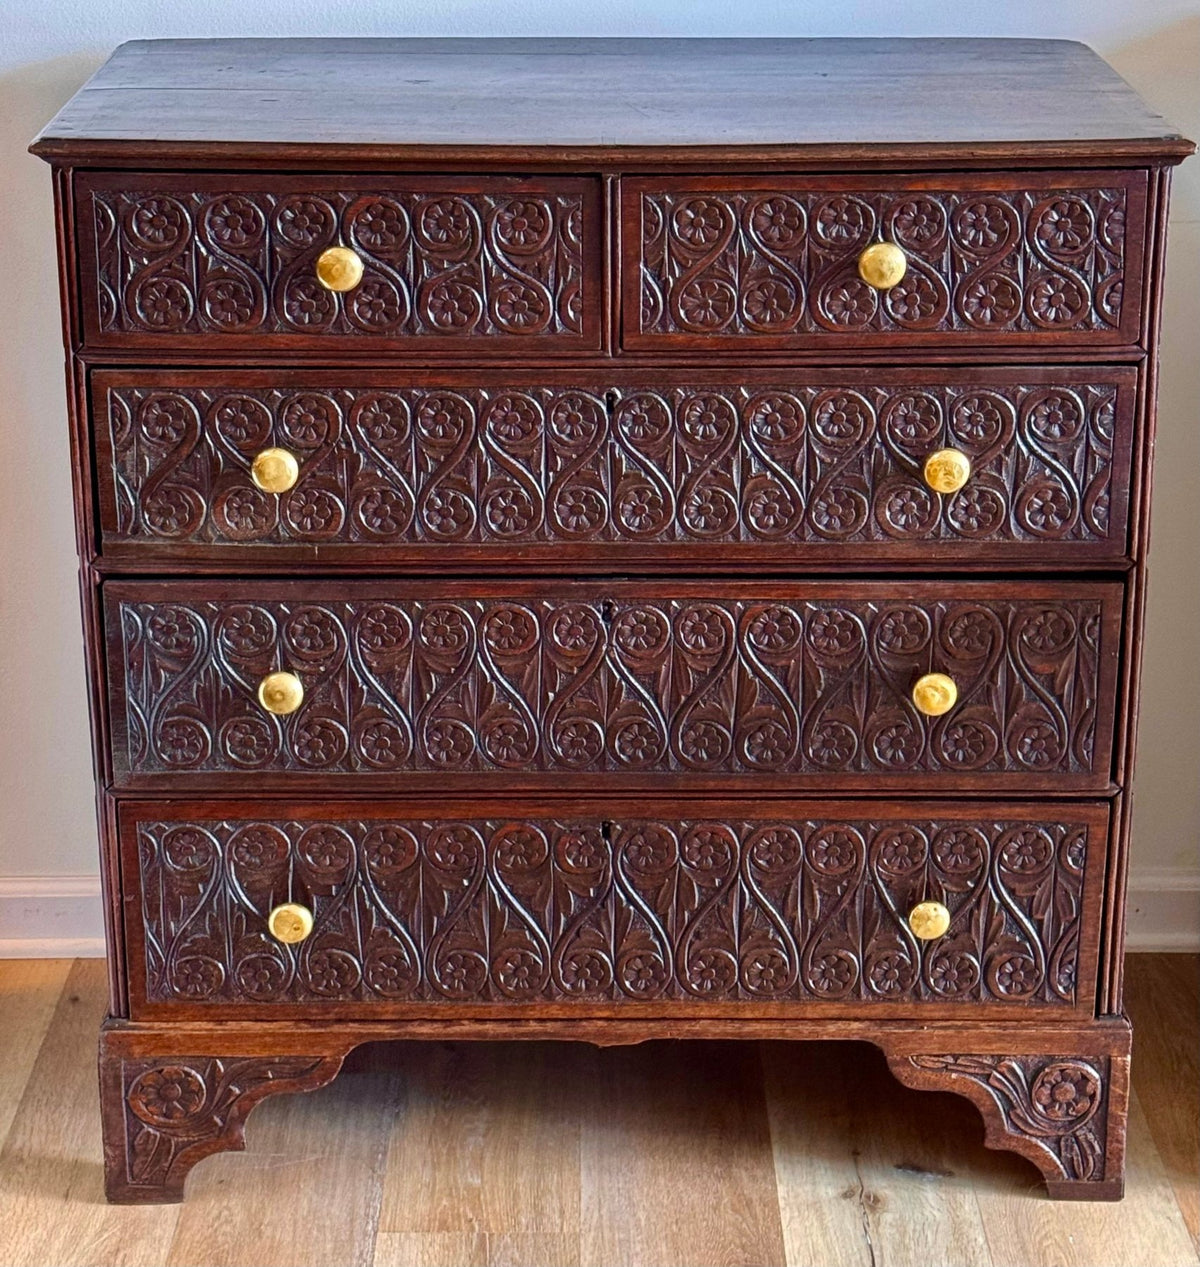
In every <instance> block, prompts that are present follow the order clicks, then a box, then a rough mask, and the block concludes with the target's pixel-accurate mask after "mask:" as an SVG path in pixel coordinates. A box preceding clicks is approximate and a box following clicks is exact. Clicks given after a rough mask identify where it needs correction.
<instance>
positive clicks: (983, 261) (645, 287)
mask: <svg viewBox="0 0 1200 1267" xmlns="http://www.w3.org/2000/svg"><path fill="white" fill-rule="evenodd" d="M1146 195H1147V183H1146V174H1145V173H1144V172H1137V171H1134V172H1017V173H979V174H976V173H953V174H950V173H946V174H936V173H935V174H931V175H923V176H912V177H903V176H895V177H890V178H886V177H885V178H880V179H878V180H866V179H864V178H863V177H861V176H828V177H819V178H810V177H805V178H799V177H790V178H789V177H786V176H770V177H698V176H645V177H635V178H628V179H626V180H625V181H624V182H623V183H622V192H621V218H622V233H623V240H624V241H625V242H626V243H627V244H628V249H629V251H630V257H631V258H630V261H629V263H628V265H627V266H626V267H625V269H624V273H623V279H622V291H623V305H622V309H623V318H622V325H623V340H624V345H625V346H626V347H629V348H641V347H645V348H658V349H660V350H663V349H666V348H669V347H672V346H683V345H687V344H694V343H697V342H702V343H703V344H704V347H705V349H706V350H708V349H715V348H720V347H728V348H730V349H736V350H738V351H740V352H742V353H745V352H746V350H747V349H749V348H760V349H768V348H785V349H793V350H802V349H810V348H816V347H818V346H820V347H835V346H848V345H853V346H855V347H883V346H889V347H893V346H905V345H915V344H924V343H937V344H944V345H951V344H954V345H978V344H982V343H989V342H994V343H997V344H1003V345H1005V346H1009V347H1015V346H1022V345H1025V346H1027V345H1031V344H1056V345H1061V346H1072V345H1074V346H1079V345H1105V346H1112V345H1126V346H1131V345H1133V344H1136V343H1137V342H1138V341H1139V339H1140V337H1141V315H1142V310H1143V307H1144V303H1143V297H1142V279H1143V275H1144V255H1145V252H1146Z"/></svg>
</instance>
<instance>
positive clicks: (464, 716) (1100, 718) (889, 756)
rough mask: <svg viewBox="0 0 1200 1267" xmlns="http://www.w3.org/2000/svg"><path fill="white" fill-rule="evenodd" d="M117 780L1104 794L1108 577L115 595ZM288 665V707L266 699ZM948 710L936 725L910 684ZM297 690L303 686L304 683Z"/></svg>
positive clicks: (111, 593)
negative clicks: (947, 685)
mask: <svg viewBox="0 0 1200 1267" xmlns="http://www.w3.org/2000/svg"><path fill="white" fill-rule="evenodd" d="M105 594H106V596H105V607H106V612H107V624H108V639H109V643H108V648H109V659H108V662H109V666H110V672H109V680H110V686H111V691H112V700H111V705H112V706H111V717H112V726H113V732H114V733H113V760H114V767H115V768H114V775H115V778H116V781H117V783H118V784H119V785H120V786H123V787H171V788H175V789H180V790H182V789H183V788H185V787H189V786H191V787H197V786H213V787H237V786H239V785H240V786H241V787H243V788H247V787H250V788H258V787H262V786H269V785H271V784H272V783H274V784H278V785H280V786H283V787H294V786H295V785H296V784H297V783H300V784H309V785H311V784H312V783H313V782H314V780H315V781H318V782H325V783H331V784H337V783H339V782H341V783H342V784H344V783H345V782H346V781H347V780H349V781H350V782H357V783H358V784H359V786H361V782H362V780H364V779H366V780H368V781H374V782H375V783H376V784H377V785H380V784H382V785H388V784H389V783H390V785H391V786H394V787H396V788H398V789H404V790H413V789H419V788H428V789H430V790H442V789H445V788H446V787H448V786H451V785H455V784H458V785H462V786H473V787H489V786H490V787H493V788H496V787H503V788H509V787H542V788H550V789H554V788H558V789H562V788H564V787H566V786H567V785H571V786H573V787H574V788H575V789H576V790H583V789H589V788H591V789H610V790H613V791H618V792H619V791H624V790H633V789H634V788H638V789H642V788H648V789H654V788H656V787H662V786H664V785H669V784H675V785H678V786H688V787H692V788H696V789H700V788H705V787H710V786H711V787H714V788H730V789H736V790H737V791H738V792H739V793H746V792H749V790H750V789H751V787H755V788H756V789H757V790H764V791H765V790H771V789H788V788H796V787H797V786H809V785H814V784H815V785H818V786H819V787H820V788H821V789H822V790H824V789H825V788H827V787H848V788H851V787H853V788H870V789H872V790H878V789H880V788H882V787H884V786H887V787H889V788H891V789H897V790H898V789H902V788H911V789H917V790H923V789H928V788H935V787H937V788H947V787H955V788H980V789H996V788H999V787H1008V788H1016V789H1018V790H1031V789H1033V788H1045V789H1052V790H1054V791H1065V790H1069V789H1071V790H1080V789H1106V788H1107V787H1108V785H1109V780H1110V757H1111V744H1112V725H1113V705H1114V697H1115V687H1114V675H1115V669H1116V660H1117V647H1118V629H1119V620H1120V611H1121V594H1122V590H1121V587H1120V585H1118V584H1070V583H1054V584H1041V585H1039V584H1035V583H1029V582H1026V583H1019V584H1018V583H994V584H993V583H970V582H955V583H953V584H947V583H926V582H911V581H910V582H906V583H904V584H888V583H883V582H868V581H862V582H846V581H841V582H836V583H835V582H831V583H829V584H816V583H811V584H786V583H782V582H780V583H775V584H753V583H749V584H747V583H740V582H733V581H724V582H720V583H714V582H707V583H704V584H701V583H698V582H696V583H685V582H679V581H671V582H657V583H656V582H641V583H630V582H596V583H589V584H571V583H551V582H546V583H539V582H524V583H519V582H507V583H500V582H493V583H491V584H486V583H482V582H471V583H456V582H451V581H442V582H422V583H416V582H406V581H396V580H392V581H387V582H371V583H353V582H348V581H343V582H338V583H329V582H323V583H320V584H316V583H313V584H303V585H301V584H288V583H286V582H275V581H265V580H264V581H262V582H259V583H251V582H245V583H223V582H216V581H213V582H159V583H150V582H147V583H143V582H108V583H106V586H105ZM281 670H282V671H285V672H287V673H289V674H292V675H294V677H295V678H296V679H297V680H298V681H299V683H300V684H301V685H302V687H303V699H302V701H300V700H293V701H291V704H289V705H288V706H289V707H291V706H292V705H296V709H295V711H292V712H291V713H290V714H289V715H286V716H276V715H274V714H271V713H268V712H267V711H266V710H265V709H264V708H263V706H262V705H261V704H260V703H259V700H258V697H257V692H258V688H259V684H260V682H261V681H262V680H263V679H264V678H265V677H266V676H267V675H268V674H271V673H274V672H278V671H281ZM931 672H937V673H941V674H946V675H948V676H950V677H951V678H952V679H953V680H954V683H955V684H956V687H957V694H958V701H957V704H955V706H954V707H953V708H951V709H950V711H949V712H946V713H944V714H943V715H941V716H937V717H930V716H926V715H924V714H923V713H922V712H920V711H919V710H918V708H917V707H916V706H915V704H914V698H913V689H914V686H915V684H916V683H917V681H918V679H919V678H921V677H922V675H925V674H929V673H931ZM293 685H294V683H293Z"/></svg>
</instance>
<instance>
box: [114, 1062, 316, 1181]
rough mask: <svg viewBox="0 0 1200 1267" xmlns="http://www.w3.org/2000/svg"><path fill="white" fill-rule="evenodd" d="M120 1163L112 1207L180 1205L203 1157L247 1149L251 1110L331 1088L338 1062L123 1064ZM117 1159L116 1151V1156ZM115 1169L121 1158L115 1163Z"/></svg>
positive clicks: (120, 1071)
mask: <svg viewBox="0 0 1200 1267" xmlns="http://www.w3.org/2000/svg"><path fill="white" fill-rule="evenodd" d="M117 1060H118V1062H119V1076H120V1090H121V1095H122V1101H121V1103H122V1108H123V1112H122V1115H121V1125H122V1127H123V1130H124V1139H123V1140H119V1141H116V1140H110V1139H109V1138H108V1135H107V1132H108V1129H109V1126H108V1124H107V1123H106V1141H105V1144H106V1152H107V1151H109V1150H110V1147H111V1145H112V1144H119V1145H120V1154H121V1155H120V1161H119V1163H118V1164H116V1165H112V1166H110V1168H109V1170H108V1175H107V1179H108V1185H109V1195H110V1197H111V1198H112V1199H114V1200H123V1201H129V1200H139V1199H140V1200H145V1199H147V1198H150V1199H154V1197H157V1198H158V1199H160V1200H161V1199H163V1198H167V1199H172V1198H173V1199H176V1200H178V1199H179V1198H180V1197H181V1196H182V1192H183V1183H184V1180H185V1179H186V1177H187V1173H188V1171H189V1170H190V1169H191V1167H192V1166H193V1165H194V1164H195V1162H197V1161H199V1160H200V1159H201V1158H202V1157H206V1156H208V1155H209V1154H210V1153H214V1152H217V1151H220V1150H222V1149H229V1148H240V1147H242V1146H243V1129H244V1127H245V1120H246V1117H247V1116H248V1115H249V1113H250V1110H251V1109H252V1108H253V1107H254V1106H255V1105H256V1104H257V1103H259V1101H260V1100H262V1099H264V1098H265V1097H266V1096H268V1095H271V1094H274V1093H277V1092H287V1091H308V1090H312V1089H315V1088H316V1087H318V1086H321V1085H323V1084H324V1083H326V1082H328V1081H329V1080H330V1079H331V1078H332V1077H333V1076H334V1074H335V1073H336V1072H337V1069H338V1067H339V1065H340V1064H341V1061H340V1059H337V1058H329V1057H313V1056H252V1057H244V1058H240V1059H221V1058H218V1057H214V1056H182V1057H169V1058H164V1057H152V1058H129V1057H125V1058H117ZM112 1151H114V1152H115V1151H116V1150H115V1149H113V1150H112ZM112 1160H113V1161H115V1160H116V1158H113V1159H112Z"/></svg>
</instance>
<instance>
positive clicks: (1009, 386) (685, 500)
mask: <svg viewBox="0 0 1200 1267" xmlns="http://www.w3.org/2000/svg"><path fill="white" fill-rule="evenodd" d="M1136 388H1137V375H1136V371H1135V370H1134V369H1133V368H1131V367H1121V366H1056V367H1023V368H1020V369H1010V368H982V369H972V370H961V369H942V368H940V367H939V368H932V367H926V368H918V369H904V370H896V369H879V370H870V371H849V372H847V371H845V370H842V371H832V370H812V371H806V372H804V373H803V374H797V373H796V372H795V371H789V372H787V373H786V374H785V373H779V372H771V373H766V372H763V373H760V374H755V375H749V374H746V373H744V372H743V373H739V374H732V373H731V374H724V375H720V374H717V375H714V374H712V373H711V372H708V373H703V374H701V373H699V372H691V373H680V372H676V373H668V372H663V371H656V372H653V373H650V372H647V373H641V374H631V373H628V372H626V373H624V374H619V375H614V376H611V377H608V378H604V379H601V378H597V377H594V376H593V377H581V376H579V375H578V374H569V373H566V372H559V373H557V374H554V373H551V372H545V373H543V374H542V375H540V376H539V380H538V385H536V386H534V385H531V384H530V382H529V380H528V379H527V378H516V377H514V376H513V375H512V374H511V373H507V374H501V373H492V374H486V373H482V374H481V373H466V372H464V373H462V374H456V375H454V376H453V377H447V376H446V375H445V374H444V373H443V374H441V375H438V374H403V375H401V374H396V373H389V374H378V373H373V374H363V373H359V374H353V375H351V374H347V373H345V372H341V373H333V372H329V371H320V372H317V371H312V372H299V371H290V372H288V371H257V372H256V371H237V372H232V371H187V370H170V371H158V372H154V371H148V370H141V369H138V370H132V369H131V370H111V371H98V372H96V373H95V374H94V375H93V378H92V407H93V416H94V419H95V430H96V435H97V440H98V469H99V488H100V499H99V500H100V521H101V532H102V549H103V551H104V553H105V554H106V555H107V556H110V557H112V558H114V559H128V560H130V561H133V562H137V561H141V562H146V561H148V560H151V559H153V560H154V561H161V562H175V563H180V562H182V561H184V560H187V561H193V562H194V561H201V560H204V561H210V562H212V563H215V564H219V563H221V562H225V563H228V564H231V565H233V564H237V565H240V564H243V563H249V562H255V561H259V562H261V563H263V564H265V565H267V566H270V565H272V564H278V563H280V562H282V561H285V560H286V561H287V562H289V563H292V562H295V563H303V562H305V561H308V562H317V561H318V560H319V562H320V563H321V564H322V565H328V564H329V563H330V562H331V561H333V560H342V561H351V560H354V561H372V562H377V563H392V564H414V565H417V564H429V563H436V565H438V566H446V567H458V568H468V567H471V566H479V565H481V564H482V565H484V566H486V565H489V564H491V565H499V566H503V567H507V566H510V565H511V558H512V552H513V551H514V550H518V549H519V550H520V551H521V557H522V559H523V561H525V562H529V563H541V564H544V565H546V566H550V567H555V568H557V569H561V568H562V567H563V566H564V565H570V566H586V565H589V564H590V565H592V566H594V567H597V568H600V567H604V566H614V567H625V566H632V565H635V564H636V565H638V566H654V565H659V566H673V567H676V568H678V567H681V566H682V567H687V566H689V565H690V566H698V567H706V568H708V567H711V566H712V565H713V564H714V563H715V562H728V561H737V562H744V563H748V564H761V565H765V566H778V564H779V563H780V562H781V560H783V559H792V560H795V561H803V562H806V563H820V562H824V563H825V564H827V565H828V566H845V565H846V564H847V563H848V562H853V560H854V559H862V560H871V561H888V560H891V561H895V562H901V563H904V564H913V563H918V564H920V563H929V562H931V561H939V560H940V561H946V560H962V561H964V562H965V561H970V562H972V563H978V562H980V561H992V562H999V563H1003V562H1011V563H1021V564H1033V565H1036V564H1039V563H1041V564H1046V563H1053V562H1056V561H1060V560H1069V561H1071V562H1086V561H1088V560H1095V561H1101V560H1108V561H1111V560H1114V559H1119V558H1122V557H1124V556H1125V555H1126V553H1127V549H1128V547H1127V520H1128V502H1129V476H1130V456H1131V445H1132V440H1131V436H1132V419H1133V412H1134V403H1135V397H1136ZM276 447H283V448H285V449H287V450H288V451H289V452H290V453H291V454H293V455H294V457H295V460H296V474H295V476H294V480H295V482H294V483H293V484H292V485H291V486H290V487H288V488H287V489H286V490H285V491H283V492H278V493H277V492H272V491H264V490H263V489H261V488H259V487H256V485H255V483H254V481H253V479H252V475H251V471H252V467H253V464H254V461H255V458H256V456H257V455H258V454H259V453H261V452H262V451H263V450H264V449H268V448H276ZM945 448H955V449H958V450H959V451H960V452H961V453H963V454H964V455H965V456H966V457H967V458H968V459H969V460H970V463H971V467H970V476H969V478H968V479H967V481H966V483H965V484H964V485H963V486H962V488H961V489H959V490H958V491H956V492H952V493H948V494H942V493H939V492H936V491H933V490H932V489H931V488H930V487H929V486H928V484H927V482H926V479H925V474H924V467H925V462H926V459H927V458H929V457H930V455H932V454H933V453H935V452H937V451H938V450H942V449H945Z"/></svg>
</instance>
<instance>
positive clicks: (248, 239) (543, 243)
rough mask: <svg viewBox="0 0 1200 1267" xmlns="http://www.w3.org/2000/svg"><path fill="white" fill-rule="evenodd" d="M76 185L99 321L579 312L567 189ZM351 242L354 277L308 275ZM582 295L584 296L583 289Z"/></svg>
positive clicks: (403, 320) (547, 324)
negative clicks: (347, 287) (348, 280)
mask: <svg viewBox="0 0 1200 1267" xmlns="http://www.w3.org/2000/svg"><path fill="white" fill-rule="evenodd" d="M496 185H497V187H496V190H495V192H484V193H469V192H465V191H464V190H462V189H456V188H454V187H453V182H447V183H446V186H445V188H441V187H439V188H436V189H432V188H424V187H422V188H419V189H417V188H414V189H411V190H396V189H395V188H392V189H388V190H386V191H377V190H373V189H354V190H339V189H325V190H321V191H319V192H305V193H283V192H279V193H270V192H265V191H254V190H247V191H240V192H223V191H221V190H220V189H213V190H208V191H204V192H187V191H185V190H176V189H174V188H170V189H168V188H162V189H145V190H138V189H122V188H116V189H110V188H105V187H103V186H102V187H100V188H93V189H91V214H92V216H93V217H94V221H95V226H96V229H95V232H96V251H97V267H98V272H99V279H98V289H97V296H98V303H99V313H98V324H99V329H100V331H101V332H110V331H111V332H118V333H130V332H132V333H143V334H161V335H174V334H183V333H196V332H203V333H214V334H249V333H257V334H304V335H322V334H341V335H367V336H376V337H394V336H413V335H422V336H442V337H449V338H453V337H469V336H472V335H511V336H524V337H529V336H533V335H564V336H567V337H570V338H574V339H576V340H579V339H580V338H581V334H582V324H583V317H582V312H583V303H584V296H583V262H582V260H583V254H582V243H581V234H582V231H583V226H582V219H583V207H584V197H583V194H582V192H565V190H566V188H567V186H568V185H570V186H572V187H573V189H574V190H579V189H581V182H565V183H564V192H559V193H534V192H528V191H526V190H522V189H520V188H519V186H518V187H514V188H513V189H512V190H511V191H509V190H507V189H505V188H504V187H503V186H504V182H497V183H496ZM338 244H341V245H346V246H349V247H351V248H353V249H354V250H355V251H356V252H357V253H358V254H359V256H361V257H362V259H363V261H364V263H365V266H366V267H365V274H364V278H363V280H362V282H361V283H360V284H359V285H358V286H357V287H355V289H354V290H352V291H348V292H346V293H344V294H339V293H335V292H333V291H330V290H326V289H325V288H324V287H323V286H322V285H321V284H320V283H319V282H318V281H317V278H316V273H315V265H316V260H317V257H318V256H319V255H320V253H321V252H322V251H323V250H324V249H325V248H326V247H329V246H333V245H338ZM588 301H589V302H593V301H592V300H591V297H590V296H589V297H588Z"/></svg>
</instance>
